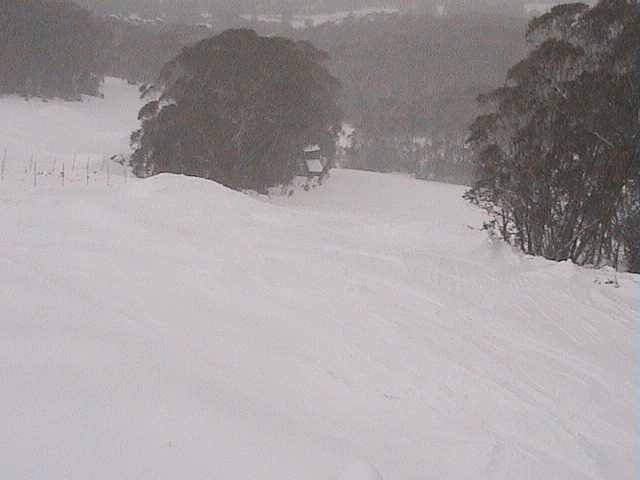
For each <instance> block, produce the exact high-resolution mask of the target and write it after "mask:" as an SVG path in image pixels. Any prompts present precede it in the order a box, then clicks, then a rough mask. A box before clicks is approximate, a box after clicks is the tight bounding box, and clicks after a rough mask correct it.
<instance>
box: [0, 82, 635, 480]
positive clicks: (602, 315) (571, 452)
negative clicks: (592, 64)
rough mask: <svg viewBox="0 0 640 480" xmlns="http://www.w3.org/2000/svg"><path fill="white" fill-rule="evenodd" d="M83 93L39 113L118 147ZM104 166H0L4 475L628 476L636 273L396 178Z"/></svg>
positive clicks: (437, 188)
mask: <svg viewBox="0 0 640 480" xmlns="http://www.w3.org/2000/svg"><path fill="white" fill-rule="evenodd" d="M126 92H128V90H126ZM107 98H109V97H107ZM12 102H13V100H11V99H0V103H1V104H2V108H4V106H5V105H7V104H11V103H12ZM97 103H100V102H97ZM97 103H96V104H97ZM114 103H115V104H117V103H118V102H114ZM96 104H94V103H93V102H88V103H87V104H86V105H82V106H81V105H71V106H61V109H60V110H59V112H62V113H61V114H60V117H59V118H57V119H56V120H57V121H58V122H60V123H61V124H64V123H65V122H68V124H67V127H69V126H74V125H80V124H82V125H84V127H79V128H85V129H84V130H82V132H84V133H83V134H85V135H88V136H91V135H92V132H91V130H92V128H93V129H95V130H96V131H95V132H94V133H95V137H96V138H103V137H101V135H103V134H105V131H104V130H101V128H102V127H101V125H107V127H105V128H107V129H108V130H110V131H111V133H113V134H114V138H117V139H120V140H117V141H114V142H113V143H111V142H105V143H104V144H101V145H99V146H97V147H96V148H92V149H90V150H91V151H92V152H93V153H94V154H101V155H108V154H111V153H118V149H123V148H126V143H122V142H121V139H122V138H125V137H126V135H125V133H126V128H128V127H126V125H125V127H118V126H117V125H111V124H110V123H108V122H107V123H104V124H103V123H101V122H100V121H99V119H100V118H101V116H107V117H110V116H111V115H112V114H113V115H115V116H116V117H117V115H116V114H115V113H114V112H113V111H112V110H111V109H112V108H113V105H111V103H109V102H107V104H105V105H103V107H104V108H102V107H101V108H97V107H95V105H96ZM34 105H35V104H34ZM51 105H55V102H52V103H50V104H46V105H40V104H38V105H37V107H34V110H35V111H34V112H32V114H33V115H34V116H35V117H36V118H37V117H38V115H39V111H40V108H43V109H45V110H47V109H48V108H49V107H50V106H51ZM107 105H111V106H107ZM62 107H64V108H62ZM12 108H15V109H16V110H18V111H20V112H22V114H23V115H24V116H23V120H22V121H24V124H25V125H26V126H28V125H29V124H30V123H29V122H27V119H28V114H27V112H26V110H24V105H22V104H19V105H14V106H13V107H12ZM56 108H58V107H56ZM105 109H106V111H105ZM3 112H4V110H3ZM40 113H41V112H40ZM82 118H85V119H86V121H85V122H80V121H78V119H82ZM3 119H4V120H2V119H0V122H4V124H3V125H6V124H8V123H10V121H9V120H7V119H6V117H4V116H3ZM45 124H46V122H45ZM91 125H93V127H92V126H91ZM25 128H26V127H25ZM56 128H57V127H56ZM68 131H72V129H70V128H69V129H68ZM0 132H2V134H0V135H4V136H3V137H2V138H3V139H5V140H6V141H7V143H9V144H11V145H18V146H20V148H19V149H18V150H20V151H29V150H30V148H31V146H33V145H36V144H37V143H38V142H42V143H41V145H40V146H41V148H42V149H43V150H47V151H54V150H55V151H58V152H59V153H60V154H61V155H65V158H71V157H72V156H73V152H74V150H75V148H73V147H75V144H74V142H73V141H72V139H68V140H64V142H66V143H68V145H67V146H66V147H65V146H64V145H62V146H60V145H58V146H56V142H57V141H58V140H56V139H50V141H51V142H52V143H51V144H46V142H47V141H48V140H47V139H46V138H45V139H43V138H40V132H39V130H38V129H32V130H29V129H28V128H27V129H26V130H24V131H23V130H20V131H11V130H9V129H7V130H2V129H0ZM30 135H31V136H32V137H33V138H30ZM84 141H87V142H88V141H89V140H88V139H84V140H82V142H84ZM61 142H62V141H61ZM82 142H81V143H82ZM82 150H84V148H82ZM121 151H122V150H121ZM20 158H22V157H19V156H11V158H10V160H11V164H10V165H9V167H11V168H10V172H18V173H20V171H21V168H17V167H16V168H13V167H14V166H15V165H14V163H13V162H14V161H15V162H18V164H19V161H20V160H19V159H20ZM22 166H24V165H22ZM108 171H109V170H106V171H105V170H103V171H102V173H100V175H101V176H99V177H98V178H100V179H101V185H102V186H101V188H96V187H95V186H92V185H93V184H91V185H90V186H89V187H88V188H70V187H69V186H66V187H62V186H54V185H51V188H47V189H41V188H40V186H38V187H37V188H33V189H30V190H29V192H31V193H30V194H28V195H17V194H16V192H17V191H19V190H13V189H12V188H13V187H12V185H13V184H11V183H9V182H8V183H9V184H8V185H7V184H2V185H1V186H0V207H1V208H0V226H1V229H2V234H1V235H0V252H2V255H1V256H0V379H1V385H2V395H0V412H2V420H3V423H2V429H0V451H1V452H2V453H1V454H0V477H1V478H7V479H12V480H22V479H25V480H26V479H33V478H47V479H52V480H57V479H63V478H91V479H96V480H103V479H104V480H111V479H122V480H133V479H136V480H137V479H142V478H153V479H157V480H163V479H175V478H188V479H203V480H204V479H211V478H225V479H234V480H235V479H240V480H245V479H247V480H248V479H256V478H260V479H264V480H289V479H290V480H294V479H296V480H298V479H302V478H304V479H307V480H327V479H339V478H340V477H341V476H342V479H343V480H365V479H366V480H371V479H379V478H381V475H380V473H379V472H382V473H383V474H384V478H385V479H386V480H394V479H398V480H399V479H402V480H419V479H424V478H446V479H452V480H463V479H474V480H481V479H487V480H493V479H499V478H513V479H542V478H544V479H563V480H609V479H613V478H616V479H617V478H633V475H634V474H635V471H636V466H635V460H636V455H637V451H636V441H637V430H636V423H635V421H636V406H637V397H636V387H637V377H636V376H635V373H636V368H637V357H636V354H637V344H636V341H637V326H636V321H637V318H638V317H637V315H638V299H639V297H638V294H639V293H640V290H639V289H640V287H639V286H638V277H637V276H633V275H624V274H617V275H616V274H615V273H614V272H611V271H596V270H589V269H583V268H577V267H575V266H572V265H569V264H556V263H553V262H548V261H545V260H542V259H539V258H529V257H525V256H522V255H519V254H517V253H515V252H513V251H512V250H511V249H509V248H507V247H505V246H504V245H502V244H494V243H492V242H490V241H489V240H488V239H487V237H486V235H485V234H484V232H482V231H480V229H479V228H478V227H479V226H480V225H481V224H482V222H483V220H484V217H483V216H482V215H481V214H480V212H478V211H477V210H474V209H472V208H471V207H469V206H468V205H467V204H465V202H464V201H463V200H462V199H461V194H462V193H463V191H464V189H463V188H460V187H455V186H451V185H441V184H437V183H432V182H421V181H416V180H414V179H412V178H409V177H405V176H401V175H382V174H374V173H365V172H356V171H349V170H335V171H333V172H332V174H331V177H330V178H329V179H328V181H327V182H325V183H324V184H323V186H322V188H317V189H313V190H311V191H309V192H304V191H301V192H296V193H295V194H294V195H293V196H291V197H287V196H279V197H276V196H274V197H272V198H271V199H269V198H266V197H250V196H247V195H243V194H241V193H238V192H234V191H231V190H229V189H226V188H224V187H222V186H220V185H217V184H215V183H213V182H208V181H205V180H201V179H196V178H189V177H184V176H177V175H160V176H157V177H154V178H150V179H147V180H143V181H133V179H131V178H130V179H129V180H128V182H127V183H125V179H126V177H124V178H120V179H119V180H122V181H121V182H118V183H117V184H116V183H115V182H114V181H113V180H114V179H113V178H111V180H112V182H111V184H109V185H108V184H107V182H106V181H104V182H103V181H102V180H105V178H104V176H102V175H103V174H104V173H107V172H108ZM111 173H113V170H111ZM46 178H54V179H55V180H56V182H55V183H56V184H57V183H58V180H60V179H59V178H56V177H53V176H52V177H46ZM107 178H108V177H107ZM15 185H17V186H18V187H19V185H20V183H19V182H18V183H16V184H15ZM25 188H26V187H25ZM614 276H615V278H616V282H615V286H616V287H618V288H614V285H613V284H612V283H611V282H610V280H611V278H612V277H614ZM359 458H366V459H370V460H371V461H372V462H374V463H375V468H374V467H373V466H372V465H369V464H366V463H357V462H356V463H355V464H353V462H355V461H356V459H359ZM345 465H351V466H350V467H349V468H347V469H346V470H345Z"/></svg>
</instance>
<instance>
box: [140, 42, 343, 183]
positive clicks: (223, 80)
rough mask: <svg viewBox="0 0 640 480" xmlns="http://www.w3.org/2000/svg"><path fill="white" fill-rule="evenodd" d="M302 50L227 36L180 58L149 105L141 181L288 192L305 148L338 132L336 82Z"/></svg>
mask: <svg viewBox="0 0 640 480" xmlns="http://www.w3.org/2000/svg"><path fill="white" fill-rule="evenodd" d="M325 60H326V54H325V53H324V52H323V51H320V50H318V49H316V48H315V47H313V46H312V45H311V44H309V43H306V42H293V41H291V40H288V39H285V38H277V37H269V38H267V37H260V36H258V35H257V34H256V33H255V32H253V31H252V30H228V31H226V32H223V33H222V34H220V35H218V36H215V37H213V38H210V39H206V40H203V41H201V42H199V43H197V44H196V45H194V46H191V47H187V48H185V49H183V51H182V53H180V54H179V55H178V56H177V57H176V58H175V59H174V60H172V61H170V62H169V63H168V64H167V65H166V66H165V67H164V68H163V70H162V71H161V73H160V76H159V79H158V82H157V84H156V85H154V86H152V87H150V88H147V89H146V90H145V91H144V93H143V96H150V97H152V98H153V99H152V100H151V101H150V102H149V103H147V104H146V105H145V106H144V107H143V108H142V109H141V110H140V114H139V119H140V120H141V122H142V125H141V128H140V129H139V130H138V131H136V132H134V133H133V134H132V138H131V140H132V144H133V146H134V148H135V152H134V153H133V155H132V158H131V163H132V166H133V168H134V171H135V173H136V174H137V175H139V176H147V175H153V174H157V173H163V172H169V173H182V174H188V175H194V176H199V177H204V178H208V179H211V180H215V181H217V182H220V183H222V184H224V185H227V186H229V187H232V188H237V189H252V190H257V191H264V190H265V189H266V188H268V187H271V186H275V185H281V184H284V183H287V182H289V181H290V180H291V179H292V177H293V176H294V174H295V172H296V168H297V159H298V157H299V155H300V152H301V151H302V149H303V148H304V146H305V145H307V144H310V143H313V144H321V145H322V144H327V143H333V141H334V139H335V138H336V137H337V134H338V132H339V130H340V125H341V112H340V109H339V107H338V106H337V95H338V91H339V86H340V85H339V83H338V81H337V80H336V79H335V78H334V77H332V76H331V75H330V74H329V73H328V71H327V70H326V69H325V67H324V66H323V62H324V61H325Z"/></svg>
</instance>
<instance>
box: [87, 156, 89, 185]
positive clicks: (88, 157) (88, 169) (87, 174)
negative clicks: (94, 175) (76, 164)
mask: <svg viewBox="0 0 640 480" xmlns="http://www.w3.org/2000/svg"><path fill="white" fill-rule="evenodd" d="M87 185H89V157H87Z"/></svg>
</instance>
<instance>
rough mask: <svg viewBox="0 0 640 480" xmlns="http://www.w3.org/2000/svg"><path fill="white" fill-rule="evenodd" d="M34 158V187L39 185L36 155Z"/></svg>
mask: <svg viewBox="0 0 640 480" xmlns="http://www.w3.org/2000/svg"><path fill="white" fill-rule="evenodd" d="M32 158H33V162H32V163H33V165H32V166H33V186H34V188H35V187H36V186H37V185H38V160H37V159H36V158H35V157H32Z"/></svg>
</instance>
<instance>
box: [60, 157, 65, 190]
mask: <svg viewBox="0 0 640 480" xmlns="http://www.w3.org/2000/svg"><path fill="white" fill-rule="evenodd" d="M60 175H61V177H62V188H64V160H63V161H62V172H60Z"/></svg>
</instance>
